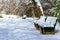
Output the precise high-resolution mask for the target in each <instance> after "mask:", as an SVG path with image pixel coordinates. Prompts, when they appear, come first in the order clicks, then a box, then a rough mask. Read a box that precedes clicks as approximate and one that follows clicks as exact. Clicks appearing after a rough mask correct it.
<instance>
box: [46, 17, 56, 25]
mask: <svg viewBox="0 0 60 40" xmlns="http://www.w3.org/2000/svg"><path fill="white" fill-rule="evenodd" d="M56 20H57V18H56V17H50V16H48V17H47V20H46V22H47V23H48V22H49V23H50V24H52V25H55V23H56Z"/></svg>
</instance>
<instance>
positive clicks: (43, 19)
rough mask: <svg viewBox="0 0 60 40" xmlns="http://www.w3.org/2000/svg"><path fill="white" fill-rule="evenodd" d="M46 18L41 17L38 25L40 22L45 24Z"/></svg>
mask: <svg viewBox="0 0 60 40" xmlns="http://www.w3.org/2000/svg"><path fill="white" fill-rule="evenodd" d="M45 19H46V16H41V17H40V19H39V20H38V23H40V22H45Z"/></svg>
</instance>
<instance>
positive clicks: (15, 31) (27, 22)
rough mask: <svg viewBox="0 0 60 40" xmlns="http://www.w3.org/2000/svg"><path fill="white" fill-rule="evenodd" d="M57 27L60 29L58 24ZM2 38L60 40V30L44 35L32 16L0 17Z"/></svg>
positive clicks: (11, 39) (12, 39) (13, 39)
mask: <svg viewBox="0 0 60 40" xmlns="http://www.w3.org/2000/svg"><path fill="white" fill-rule="evenodd" d="M56 29H58V30H59V29H60V27H59V26H58V24H57V26H56ZM0 40H60V32H59V31H58V32H57V33H55V34H54V35H53V34H50V35H43V34H41V33H40V32H39V31H38V30H36V29H35V27H34V23H33V19H32V18H27V19H21V18H0Z"/></svg>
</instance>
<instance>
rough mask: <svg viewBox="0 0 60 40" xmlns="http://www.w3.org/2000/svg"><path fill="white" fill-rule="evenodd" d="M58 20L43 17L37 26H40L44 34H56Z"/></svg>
mask: <svg viewBox="0 0 60 40" xmlns="http://www.w3.org/2000/svg"><path fill="white" fill-rule="evenodd" d="M56 20H57V18H56V17H50V16H47V17H46V16H41V18H40V19H39V20H38V21H37V22H36V24H35V25H37V26H38V28H39V29H40V31H41V32H42V33H54V30H55V26H56Z"/></svg>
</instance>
